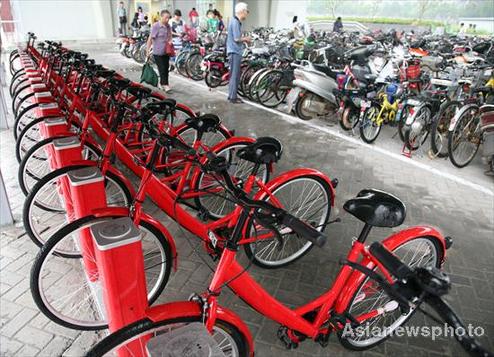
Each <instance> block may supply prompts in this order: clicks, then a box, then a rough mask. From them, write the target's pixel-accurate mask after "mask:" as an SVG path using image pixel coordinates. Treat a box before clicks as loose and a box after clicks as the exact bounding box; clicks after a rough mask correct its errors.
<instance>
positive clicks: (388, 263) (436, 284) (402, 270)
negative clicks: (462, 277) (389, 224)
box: [361, 242, 493, 357]
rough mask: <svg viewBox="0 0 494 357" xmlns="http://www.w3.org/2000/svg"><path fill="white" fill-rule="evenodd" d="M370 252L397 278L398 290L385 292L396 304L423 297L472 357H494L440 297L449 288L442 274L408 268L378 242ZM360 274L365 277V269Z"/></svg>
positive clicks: (446, 279)
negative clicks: (469, 332)
mask: <svg viewBox="0 0 494 357" xmlns="http://www.w3.org/2000/svg"><path fill="white" fill-rule="evenodd" d="M369 252H370V253H371V254H372V255H373V256H374V257H375V258H376V259H377V260H378V261H379V262H380V263H381V264H382V265H383V267H384V268H385V269H386V270H387V271H388V272H389V273H390V274H391V275H393V276H395V277H396V278H397V279H398V280H397V281H396V282H395V284H397V285H398V288H397V289H386V292H387V293H388V294H389V295H390V296H391V297H392V298H395V299H396V300H398V301H403V300H404V299H406V300H408V301H410V300H411V298H412V299H413V298H420V297H422V299H423V301H424V302H425V303H427V304H428V305H429V306H430V307H431V308H432V309H434V311H436V313H437V314H438V315H439V316H440V317H441V318H442V319H443V321H444V322H446V323H447V324H448V325H449V326H451V327H452V328H453V329H454V331H455V333H454V336H455V339H456V340H457V341H458V342H459V343H460V344H461V346H462V347H463V348H464V349H465V351H467V352H468V353H469V354H470V355H471V356H482V357H488V356H493V354H492V353H490V352H489V351H487V350H486V349H484V348H483V347H482V346H481V345H480V344H479V343H478V342H477V341H476V340H475V339H474V338H473V337H471V336H470V335H468V333H467V331H468V330H467V328H466V327H465V325H464V324H463V322H462V321H461V319H460V318H459V317H458V315H457V314H456V313H455V312H454V311H453V309H452V308H451V307H450V306H449V305H448V304H447V303H446V302H445V301H444V300H443V299H442V298H441V295H444V294H446V293H447V292H448V290H449V288H450V282H449V278H448V276H447V275H446V274H445V273H443V272H441V271H439V270H438V269H436V268H416V269H411V268H410V267H409V266H407V265H406V264H404V263H403V262H402V261H401V260H400V259H399V258H398V257H397V256H396V255H394V254H393V253H392V252H390V251H389V250H388V249H386V248H385V247H384V246H383V245H382V244H381V243H380V242H374V243H373V244H372V245H371V246H370V248H369ZM361 271H362V272H364V274H365V270H361ZM378 282H379V281H378ZM393 285H394V284H393ZM410 297H411V298H410ZM412 303H413V302H412ZM460 329H461V331H462V332H463V333H461V334H460V333H459V332H458V331H459V330H460Z"/></svg>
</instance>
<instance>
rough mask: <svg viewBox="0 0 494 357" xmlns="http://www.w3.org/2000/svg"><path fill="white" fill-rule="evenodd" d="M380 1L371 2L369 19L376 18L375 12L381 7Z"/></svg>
mask: <svg viewBox="0 0 494 357" xmlns="http://www.w3.org/2000/svg"><path fill="white" fill-rule="evenodd" d="M381 3H382V0H374V1H373V2H372V8H371V17H372V18H373V19H374V18H376V15H377V12H378V10H379V8H380V7H381Z"/></svg>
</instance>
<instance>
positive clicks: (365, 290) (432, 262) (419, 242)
mask: <svg viewBox="0 0 494 357" xmlns="http://www.w3.org/2000/svg"><path fill="white" fill-rule="evenodd" d="M392 251H393V253H394V254H395V255H396V256H397V257H398V258H400V260H401V261H402V262H403V263H405V264H407V265H408V266H409V267H411V268H418V267H429V266H435V267H437V268H439V267H440V264H441V261H442V258H443V256H444V250H443V247H442V245H441V243H440V242H439V240H438V239H437V238H434V237H413V238H411V239H410V240H408V241H405V242H403V243H402V244H400V245H399V246H397V247H396V248H395V249H393V250H392ZM376 272H377V273H380V271H379V269H376ZM397 305H398V304H396V303H394V301H393V299H392V298H391V297H389V296H388V295H387V294H386V292H385V291H384V290H383V289H382V288H381V287H380V286H379V285H378V283H376V282H375V281H374V280H372V279H370V278H366V279H365V280H364V281H363V282H362V284H361V285H360V287H359V288H358V289H356V291H355V294H354V295H353V298H352V300H351V301H350V303H349V304H348V310H347V311H348V313H350V314H351V315H352V316H354V317H355V318H357V320H358V317H359V316H362V315H363V314H366V313H368V312H370V311H375V310H377V309H379V308H383V309H385V311H387V312H385V313H383V314H380V315H377V316H375V317H373V318H370V319H368V320H366V322H365V323H363V324H361V325H360V326H359V327H357V328H355V329H354V328H351V327H350V325H348V326H346V327H345V329H343V330H341V331H339V332H338V337H339V339H340V342H341V344H342V345H343V346H344V347H345V348H348V349H350V350H354V351H363V350H367V349H369V348H372V347H374V346H376V345H378V344H380V343H382V342H383V341H385V340H386V339H388V338H389V337H391V336H392V335H393V332H394V331H395V330H396V329H397V328H398V327H399V326H401V325H403V324H404V323H405V322H407V321H408V319H409V318H410V317H411V316H412V315H413V313H414V312H415V311H416V308H412V309H410V310H409V311H408V312H407V313H402V311H401V309H400V308H399V307H398V306H397ZM388 310H389V311H388Z"/></svg>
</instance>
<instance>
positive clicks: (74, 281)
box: [30, 215, 172, 330]
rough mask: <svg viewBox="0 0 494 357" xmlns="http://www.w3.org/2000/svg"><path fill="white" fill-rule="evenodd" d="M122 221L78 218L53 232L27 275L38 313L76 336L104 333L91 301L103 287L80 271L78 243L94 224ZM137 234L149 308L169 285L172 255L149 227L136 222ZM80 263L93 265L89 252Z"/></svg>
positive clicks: (100, 316) (96, 306)
mask: <svg viewBox="0 0 494 357" xmlns="http://www.w3.org/2000/svg"><path fill="white" fill-rule="evenodd" d="M121 217H122V216H113V215H110V216H106V217H101V218H96V217H94V216H87V217H83V218H81V219H78V220H77V221H74V222H72V223H70V224H68V225H66V226H64V227H63V228H62V229H60V230H59V231H57V232H56V233H55V234H53V236H52V237H51V238H50V239H49V240H48V241H47V242H46V244H45V245H44V246H43V247H42V248H41V250H40V251H39V253H38V255H37V256H36V259H35V261H34V263H33V267H32V270H31V278H30V284H31V293H32V295H33V299H34V302H35V303H36V305H37V306H38V308H39V309H40V311H41V312H42V313H43V314H44V315H45V316H46V317H48V318H49V319H50V320H51V321H53V322H55V323H57V324H59V325H62V326H65V327H67V328H71V329H77V330H100V329H104V328H107V321H106V319H105V317H104V316H103V314H102V313H101V311H102V310H101V308H102V306H99V303H98V302H97V301H96V299H95V296H98V295H95V291H96V292H98V294H101V293H102V292H103V290H102V289H103V286H102V285H101V282H100V281H96V282H91V281H90V279H91V278H94V276H88V274H89V273H87V272H86V270H85V268H84V262H83V259H82V255H81V252H80V250H79V248H78V246H79V237H83V235H85V234H90V233H89V230H88V229H89V228H90V227H91V226H93V225H95V224H98V223H101V222H105V221H111V220H113V219H116V218H121ZM139 229H140V230H141V232H142V252H143V257H144V269H145V274H146V284H147V287H148V300H149V304H152V303H153V302H154V301H155V300H156V299H157V298H158V296H159V295H160V294H161V292H162V291H163V289H164V288H165V285H166V283H167V281H168V277H169V275H170V270H171V266H172V256H171V249H170V245H169V244H168V241H167V240H166V238H165V236H163V234H162V232H161V231H160V230H159V229H158V228H156V227H155V226H153V225H152V224H150V223H149V222H146V221H141V223H140V226H139ZM60 252H64V253H65V254H63V255H62V254H60ZM84 261H85V262H92V263H95V262H96V259H95V256H94V252H92V253H91V252H85V253H84ZM99 296H101V295H99Z"/></svg>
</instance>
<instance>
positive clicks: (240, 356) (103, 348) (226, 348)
mask: <svg viewBox="0 0 494 357" xmlns="http://www.w3.org/2000/svg"><path fill="white" fill-rule="evenodd" d="M198 322H202V317H201V316H183V317H177V318H175V319H170V320H164V321H158V322H153V321H151V320H149V319H144V320H140V321H137V322H134V323H133V324H131V325H128V326H126V327H124V328H122V329H120V330H118V331H117V332H115V333H112V334H111V335H109V336H108V337H106V338H105V339H103V340H102V341H100V342H99V343H98V344H97V345H96V346H94V347H93V348H92V349H91V350H90V351H89V352H88V353H87V355H86V356H87V357H97V356H118V355H119V351H118V350H119V349H124V350H125V349H129V352H130V347H129V346H130V343H132V342H135V343H134V344H133V346H132V347H133V349H132V352H130V353H129V355H135V351H136V350H135V348H140V349H141V351H140V352H139V353H137V355H139V356H143V357H144V356H150V354H149V351H148V350H147V348H146V343H145V342H141V341H140V340H139V341H136V340H137V339H139V338H141V337H145V336H149V337H151V338H152V337H156V336H162V335H164V334H166V333H170V332H171V331H174V330H177V329H179V328H181V327H184V326H186V325H189V324H191V323H198ZM212 337H213V339H214V340H215V341H216V342H217V343H218V346H219V348H220V350H221V351H222V352H223V353H224V355H225V356H231V357H246V356H249V345H248V343H247V341H246V338H245V337H244V336H243V335H242V334H241V333H240V332H239V330H238V329H237V328H236V327H235V326H233V325H231V324H229V323H228V322H226V321H223V320H220V319H217V320H216V324H215V326H214V328H213V334H212ZM136 345H137V346H136ZM199 347H200V346H199ZM191 352H193V351H191Z"/></svg>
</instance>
